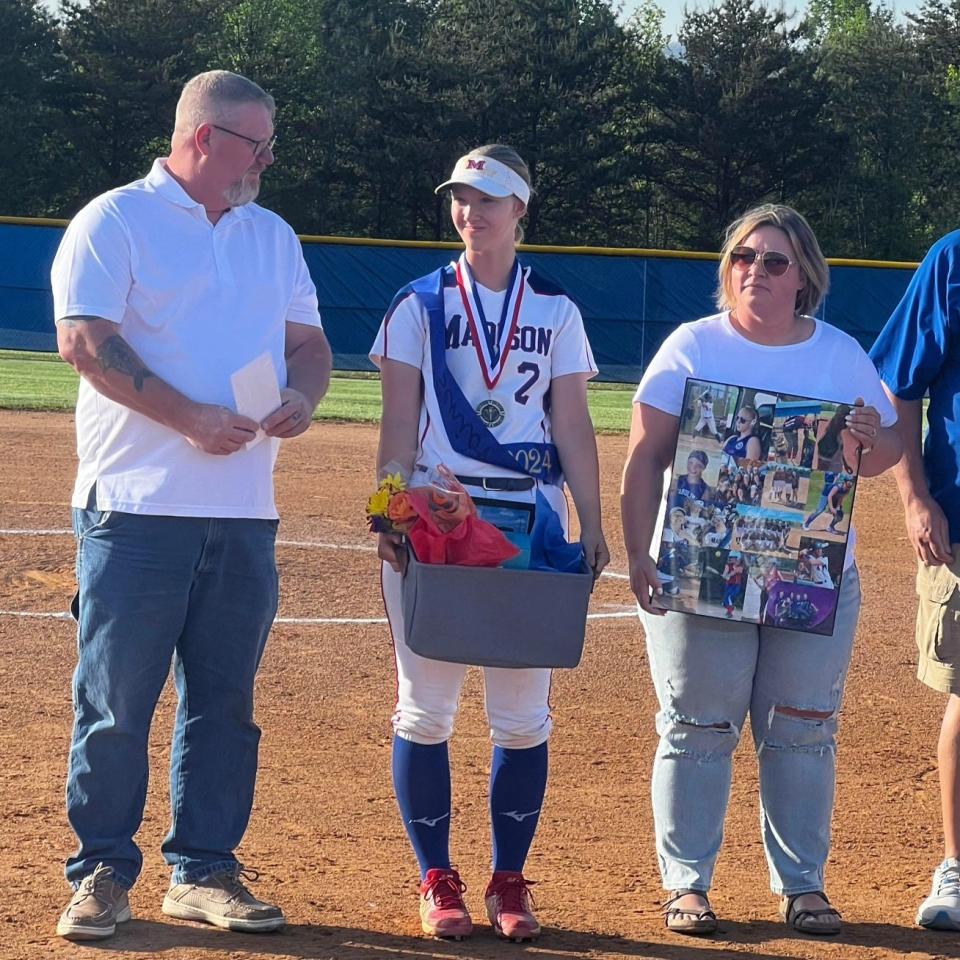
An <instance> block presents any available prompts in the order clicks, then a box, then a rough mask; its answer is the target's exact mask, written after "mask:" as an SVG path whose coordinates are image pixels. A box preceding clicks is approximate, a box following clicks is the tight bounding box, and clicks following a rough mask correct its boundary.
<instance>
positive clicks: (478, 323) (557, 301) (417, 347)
mask: <svg viewBox="0 0 960 960" xmlns="http://www.w3.org/2000/svg"><path fill="white" fill-rule="evenodd" d="M443 301H444V323H445V327H446V349H445V359H446V364H447V367H448V369H449V370H450V373H451V374H452V375H453V377H454V379H455V380H456V382H457V384H458V385H459V386H460V389H461V390H462V391H463V394H464V396H465V397H466V399H467V401H468V402H469V403H470V405H471V406H472V407H473V408H474V409H475V410H476V411H477V413H478V414H479V415H480V416H481V418H482V419H483V420H484V422H485V424H486V426H487V427H488V429H489V430H490V432H491V433H492V434H493V436H494V438H495V439H496V440H497V442H498V443H500V444H510V443H522V442H528V441H536V442H539V443H550V442H552V426H551V421H550V401H549V397H550V384H551V382H552V381H553V379H554V378H555V377H562V376H566V375H568V374H576V373H579V374H587V375H588V376H590V377H593V376H595V375H596V373H597V366H596V364H595V363H594V360H593V353H592V352H591V350H590V344H589V343H588V341H587V336H586V333H585V331H584V328H583V319H582V317H581V316H580V311H579V310H578V309H577V306H576V304H575V303H574V302H573V301H572V300H571V299H570V298H569V297H568V296H567V295H566V294H565V293H564V292H563V290H561V289H560V288H559V287H557V286H555V285H553V284H552V283H550V282H549V281H547V280H545V279H543V278H542V277H540V276H538V275H537V274H536V273H535V272H534V271H533V270H531V269H530V268H529V267H522V268H521V269H519V270H518V271H517V272H516V276H515V279H514V282H513V284H512V286H511V288H510V289H508V290H504V291H494V290H489V289H487V288H486V287H484V286H482V285H481V284H479V283H477V282H476V281H475V280H473V279H472V277H471V276H470V273H469V269H467V267H466V260H465V257H464V256H461V257H460V260H459V261H454V262H452V263H451V264H450V266H449V268H448V269H447V270H446V271H445V275H444V289H443ZM370 359H371V360H373V362H374V363H375V364H376V365H377V366H378V367H379V366H380V365H381V364H382V361H383V360H384V359H389V360H397V361H399V362H401V363H405V364H409V365H410V366H412V367H416V368H417V369H418V370H420V371H421V373H422V375H423V398H422V400H421V405H420V424H419V444H418V449H417V457H416V463H417V464H418V465H423V466H425V467H434V466H436V465H437V464H440V463H443V464H446V465H447V466H448V467H449V468H450V469H451V470H453V472H454V473H457V474H460V475H467V476H480V477H483V476H504V475H506V472H505V471H504V470H503V469H501V468H499V467H493V466H491V465H490V464H488V463H486V462H484V461H481V460H475V459H473V458H471V457H468V456H464V455H462V454H459V453H457V452H456V451H455V450H454V449H453V446H452V444H451V442H450V440H449V438H448V436H447V433H446V430H445V429H444V419H443V413H442V411H441V407H440V403H441V400H440V398H438V397H437V395H436V391H435V389H434V376H433V362H432V357H431V349H430V324H429V317H428V315H427V311H426V309H425V308H424V307H423V305H422V304H421V302H420V300H419V298H418V297H417V295H416V294H415V293H413V292H404V293H401V294H399V295H398V296H397V297H396V298H395V299H394V302H393V303H392V304H391V305H390V309H389V310H388V311H387V314H386V316H385V317H384V319H383V323H382V324H381V325H380V330H379V332H378V333H377V338H376V340H375V341H374V344H373V347H372V348H371V350H370ZM516 475H517V476H523V474H520V473H519V472H518V473H517V474H516ZM498 496H499V494H498ZM531 496H532V494H529V493H521V494H519V495H515V494H512V493H511V494H510V495H509V496H508V497H507V499H522V500H526V499H530V498H531Z"/></svg>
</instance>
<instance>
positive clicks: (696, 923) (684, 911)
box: [663, 890, 717, 937]
mask: <svg viewBox="0 0 960 960" xmlns="http://www.w3.org/2000/svg"><path fill="white" fill-rule="evenodd" d="M688 893H695V894H696V895H697V896H698V897H703V900H704V902H705V903H706V907H705V908H703V909H699V908H695V907H675V906H673V904H675V903H676V902H677V901H678V900H679V899H680V898H681V897H685V896H686V895H687V894H688ZM663 919H664V923H666V925H667V929H668V930H672V931H673V932H674V933H686V934H689V935H692V936H700V937H702V936H707V935H709V934H711V933H716V932H717V915H716V914H715V913H714V912H713V911H712V910H711V909H710V901H709V900H708V899H707V894H706V891H705V890H674V891H673V896H672V897H671V898H670V899H669V900H668V901H667V902H666V903H664V904H663Z"/></svg>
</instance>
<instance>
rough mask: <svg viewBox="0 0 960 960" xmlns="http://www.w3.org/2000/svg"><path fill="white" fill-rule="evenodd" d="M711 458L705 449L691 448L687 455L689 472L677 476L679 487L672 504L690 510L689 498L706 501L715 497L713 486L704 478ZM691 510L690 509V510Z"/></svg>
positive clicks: (671, 501)
mask: <svg viewBox="0 0 960 960" xmlns="http://www.w3.org/2000/svg"><path fill="white" fill-rule="evenodd" d="M709 462H710V458H709V457H708V456H707V454H706V453H705V452H704V451H703V450H691V451H690V456H689V457H687V472H686V473H684V474H681V475H680V476H679V477H677V489H676V490H675V491H674V494H673V497H672V498H671V500H670V506H671V508H672V507H683V508H684V509H686V510H688V506H689V505H688V503H687V501H689V500H702V501H704V502H706V501H707V500H711V499H712V498H713V488H712V487H711V486H710V484H708V483H707V481H706V480H704V479H703V471H704V470H706V469H707V464H708V463H709ZM688 512H689V510H688Z"/></svg>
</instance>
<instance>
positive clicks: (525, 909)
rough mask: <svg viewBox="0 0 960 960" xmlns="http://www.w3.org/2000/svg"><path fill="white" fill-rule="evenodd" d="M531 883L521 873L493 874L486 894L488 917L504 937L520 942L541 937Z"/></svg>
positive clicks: (506, 871)
mask: <svg viewBox="0 0 960 960" xmlns="http://www.w3.org/2000/svg"><path fill="white" fill-rule="evenodd" d="M532 884H533V881H532V880H526V879H524V876H523V874H522V873H513V872H511V871H508V870H499V871H497V872H496V873H495V874H494V875H493V879H491V881H490V884H489V886H488V887H487V892H486V894H485V897H486V901H487V916H488V917H489V918H490V922H491V923H492V924H493V929H494V930H496V931H497V933H498V934H500V936H501V937H504V938H505V939H507V940H513V941H515V942H519V941H522V940H534V939H536V938H537V937H539V936H540V924H539V923H538V922H537V918H536V917H535V916H534V915H533V910H532V909H531V908H532V906H533V895H532V894H531V893H530V891H529V890H528V889H527V888H528V887H530V886H531V885H532Z"/></svg>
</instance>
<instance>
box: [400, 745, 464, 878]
mask: <svg viewBox="0 0 960 960" xmlns="http://www.w3.org/2000/svg"><path fill="white" fill-rule="evenodd" d="M393 789H394V792H395V793H396V795H397V805H398V806H399V807H400V816H401V817H403V826H404V828H405V829H406V831H407V836H408V837H409V838H410V843H411V844H413V852H414V853H415V854H416V855H417V862H418V863H419V864H420V879H421V880H422V879H423V878H424V877H425V876H426V874H427V871H428V870H430V869H432V868H434V867H438V868H441V869H447V868H449V867H450V758H449V755H448V752H447V744H446V743H445V742H444V743H432V744H424V743H414V742H413V741H412V740H404V739H403V737H394V738H393Z"/></svg>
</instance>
